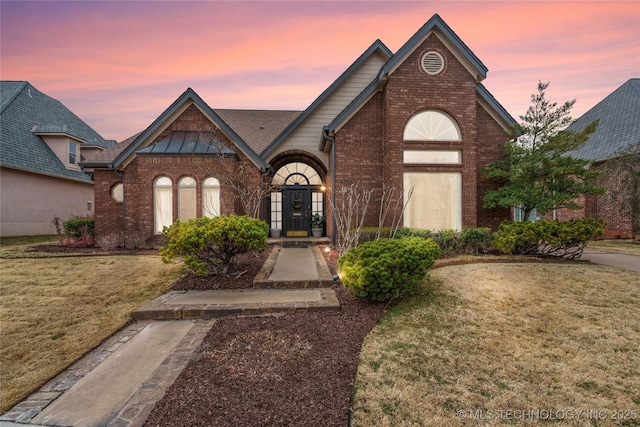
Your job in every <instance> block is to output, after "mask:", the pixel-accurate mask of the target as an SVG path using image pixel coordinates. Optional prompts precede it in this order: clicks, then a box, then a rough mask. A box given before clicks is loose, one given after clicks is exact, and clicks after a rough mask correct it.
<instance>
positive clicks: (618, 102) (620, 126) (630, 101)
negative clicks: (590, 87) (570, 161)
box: [567, 78, 640, 161]
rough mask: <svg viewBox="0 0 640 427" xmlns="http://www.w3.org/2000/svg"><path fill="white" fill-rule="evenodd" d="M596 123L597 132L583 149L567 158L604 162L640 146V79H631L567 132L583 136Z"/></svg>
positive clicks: (572, 152)
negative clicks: (589, 126)
mask: <svg viewBox="0 0 640 427" xmlns="http://www.w3.org/2000/svg"><path fill="white" fill-rule="evenodd" d="M594 120H599V123H598V127H597V128H596V130H595V132H593V133H592V134H591V136H590V137H589V139H588V140H587V142H585V144H584V145H583V146H582V147H580V148H579V149H578V150H575V151H571V152H569V153H567V155H570V156H572V157H577V158H581V159H587V160H593V161H601V160H606V159H609V158H611V157H614V156H615V154H616V153H617V152H619V151H620V150H623V149H625V148H626V147H628V146H630V145H633V144H636V143H638V142H640V78H635V79H629V80H628V81H627V82H626V83H624V84H623V85H622V86H620V87H619V88H618V89H616V90H615V91H613V92H612V93H611V94H610V95H609V96H607V97H606V98H604V99H603V100H602V101H600V102H599V103H598V104H596V105H595V106H594V107H593V108H592V109H590V110H589V111H587V112H586V113H584V114H583V115H582V116H580V118H578V119H577V120H576V121H575V122H573V123H572V124H571V125H570V126H569V127H568V128H567V130H570V131H574V132H580V131H582V130H583V129H584V128H585V127H586V126H587V125H588V124H589V123H591V122H593V121H594Z"/></svg>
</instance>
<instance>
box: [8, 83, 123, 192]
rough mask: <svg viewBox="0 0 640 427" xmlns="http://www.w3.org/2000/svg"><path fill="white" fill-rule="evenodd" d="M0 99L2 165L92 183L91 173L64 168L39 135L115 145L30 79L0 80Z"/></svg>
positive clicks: (100, 145) (99, 145) (106, 145)
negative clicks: (32, 83) (28, 80)
mask: <svg viewBox="0 0 640 427" xmlns="http://www.w3.org/2000/svg"><path fill="white" fill-rule="evenodd" d="M0 99H1V103H0V132H1V135H0V142H1V144H2V150H1V153H0V164H1V165H2V166H3V167H8V168H13V169H18V170H23V171H27V172H33V173H38V174H42V175H49V176H55V177H58V178H64V179H71V180H76V181H85V182H91V178H90V176H89V175H87V174H86V173H84V172H82V171H81V170H71V169H67V168H66V167H65V165H64V164H63V163H62V161H60V159H59V158H58V157H57V156H56V155H55V153H54V152H53V151H52V150H51V148H49V146H48V145H47V144H46V143H45V142H44V141H43V140H42V138H40V136H44V135H62V136H66V137H70V138H72V139H75V140H77V141H80V142H83V143H85V144H86V146H89V145H90V146H96V147H101V148H108V147H110V146H111V145H113V144H115V141H111V140H105V139H104V138H103V137H102V136H100V135H99V134H98V133H97V132H96V131H95V130H93V129H92V128H91V127H90V126H89V125H87V124H86V123H85V122H84V121H82V119H80V118H79V117H78V116H76V115H75V114H74V113H72V112H71V111H70V110H69V109H68V108H67V107H65V106H64V105H63V104H62V103H61V102H60V101H58V100H56V99H54V98H51V97H49V96H47V95H45V94H44V93H42V92H40V91H38V90H37V89H36V88H35V87H33V86H32V85H31V84H30V83H29V82H26V81H2V82H0Z"/></svg>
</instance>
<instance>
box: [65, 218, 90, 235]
mask: <svg viewBox="0 0 640 427" xmlns="http://www.w3.org/2000/svg"><path fill="white" fill-rule="evenodd" d="M63 228H64V234H65V235H66V236H67V237H70V238H72V239H74V240H79V239H85V240H88V239H93V237H94V235H95V225H94V221H93V218H72V219H69V220H67V221H65V222H64V224H63Z"/></svg>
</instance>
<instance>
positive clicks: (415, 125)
mask: <svg viewBox="0 0 640 427" xmlns="http://www.w3.org/2000/svg"><path fill="white" fill-rule="evenodd" d="M404 139H405V141H460V140H461V138H460V129H458V125H457V124H456V122H455V120H453V118H451V116H449V115H448V114H446V113H443V112H441V111H436V110H427V111H423V112H421V113H418V114H416V115H415V116H413V117H412V118H411V119H410V120H409V122H408V123H407V125H406V126H405V128H404Z"/></svg>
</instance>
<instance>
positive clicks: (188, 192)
mask: <svg viewBox="0 0 640 427" xmlns="http://www.w3.org/2000/svg"><path fill="white" fill-rule="evenodd" d="M197 215H198V214H197V212H196V180H195V179H193V178H191V177H190V176H185V177H182V178H180V181H178V219H179V220H180V221H182V222H185V221H188V220H190V219H191V218H195V217H196V216H197Z"/></svg>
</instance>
